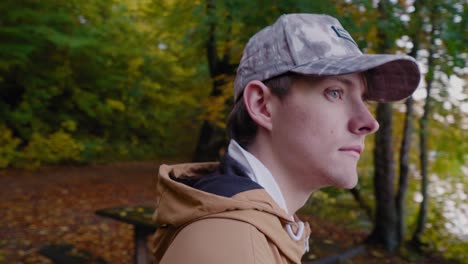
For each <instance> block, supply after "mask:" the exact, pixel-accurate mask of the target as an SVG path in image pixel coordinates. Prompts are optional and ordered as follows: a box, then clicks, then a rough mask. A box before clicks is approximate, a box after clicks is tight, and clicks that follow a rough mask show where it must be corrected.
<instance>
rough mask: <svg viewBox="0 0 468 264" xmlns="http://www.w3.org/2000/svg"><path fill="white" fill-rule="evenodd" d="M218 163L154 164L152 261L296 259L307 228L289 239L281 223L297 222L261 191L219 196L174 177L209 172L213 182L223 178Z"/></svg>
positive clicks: (163, 263) (226, 263)
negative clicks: (155, 225) (154, 190)
mask: <svg viewBox="0 0 468 264" xmlns="http://www.w3.org/2000/svg"><path fill="white" fill-rule="evenodd" d="M218 166H219V164H218V163H198V164H180V165H176V166H167V165H162V166H161V167H160V170H159V177H158V180H157V197H158V198H157V204H156V207H157V209H156V211H155V213H154V215H153V218H154V220H155V221H156V223H157V224H159V225H160V226H161V227H160V228H158V230H157V231H156V233H155V235H154V237H153V242H152V244H153V248H152V251H153V255H154V257H155V258H156V260H157V262H158V263H161V264H172V263H193V264H197V263H204V264H211V263H213V264H214V263H224V264H230V263H232V264H234V263H236V264H238V263H243V264H250V263H252V264H253V263H255V264H262V263H265V264H275V263H301V257H302V255H303V254H304V250H305V244H306V240H307V238H308V236H309V234H310V228H309V226H308V224H306V226H305V232H304V235H303V236H302V237H301V238H300V239H299V240H298V241H294V240H293V239H292V238H291V237H290V236H289V235H288V233H287V232H286V230H285V225H286V224H287V223H291V224H292V225H293V226H292V227H293V231H294V232H295V231H296V230H297V228H298V227H297V225H296V224H295V223H294V222H292V221H290V220H289V217H288V215H287V214H286V213H285V212H284V210H282V209H280V208H279V207H278V205H277V204H276V203H275V202H274V201H273V199H272V198H271V197H270V196H269V195H268V194H267V193H266V191H265V190H263V189H261V188H254V189H249V190H246V191H242V192H239V193H237V194H234V195H233V196H231V197H224V196H221V195H216V194H213V193H209V192H205V191H201V190H198V189H196V188H192V187H190V186H189V185H186V184H185V183H181V182H178V181H177V180H175V179H178V180H179V179H188V180H195V181H196V180H197V179H201V177H206V175H209V174H212V173H213V172H215V173H214V177H213V179H215V181H216V179H221V180H222V179H223V177H218V176H219V175H224V176H226V172H224V173H220V172H219V170H218V171H217V168H218ZM216 171H217V172H216ZM227 174H232V173H231V172H228V173H227ZM228 176H229V177H231V176H232V177H240V176H238V175H228ZM224 179H226V178H224ZM222 184H224V183H222ZM226 184H231V183H226ZM224 187H226V185H225V184H224Z"/></svg>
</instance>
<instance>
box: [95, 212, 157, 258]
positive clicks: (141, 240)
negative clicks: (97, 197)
mask: <svg viewBox="0 0 468 264" xmlns="http://www.w3.org/2000/svg"><path fill="white" fill-rule="evenodd" d="M153 212H154V207H145V206H122V207H112V208H104V209H100V210H97V211H96V212H95V213H96V214H97V215H99V216H103V217H108V218H111V219H114V220H117V221H120V222H124V223H127V224H130V225H133V240H134V245H135V248H134V263H137V264H148V263H150V261H151V255H150V252H149V249H148V246H147V238H148V235H150V234H153V233H154V232H155V231H156V229H157V225H156V224H155V223H154V222H153V221H152V219H151V216H152V214H153Z"/></svg>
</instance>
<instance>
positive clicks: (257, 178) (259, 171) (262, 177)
mask: <svg viewBox="0 0 468 264" xmlns="http://www.w3.org/2000/svg"><path fill="white" fill-rule="evenodd" d="M228 153H229V155H230V156H231V157H232V158H233V159H235V160H236V161H237V162H239V163H240V164H241V165H242V166H244V167H245V169H246V170H247V171H246V174H247V175H248V176H249V177H250V179H252V181H254V182H256V183H258V184H260V186H262V187H263V189H265V191H266V192H267V193H268V194H269V195H270V196H271V197H272V198H273V200H274V201H275V202H276V203H277V204H278V205H279V207H280V208H281V209H283V210H284V211H285V212H286V213H287V214H288V215H289V212H288V208H287V207H286V201H285V200H284V197H283V194H282V193H281V189H280V188H279V186H278V184H277V183H276V181H275V178H274V177H273V175H271V172H270V171H269V170H268V169H267V168H266V167H265V165H263V163H262V162H261V161H259V160H258V159H257V158H256V157H255V156H254V155H252V154H250V152H248V151H246V150H245V149H244V148H242V147H241V146H240V145H239V144H238V143H237V142H236V141H235V140H233V139H231V142H230V143H229V147H228ZM291 220H292V221H295V219H294V217H293V216H291ZM296 223H297V224H298V230H297V233H294V232H293V230H292V228H291V224H289V223H288V224H287V225H286V231H287V233H288V235H289V237H291V239H293V240H294V241H299V240H300V239H301V237H302V236H303V234H304V223H303V222H302V221H300V220H299V219H297V221H296ZM307 251H309V237H307V238H306V239H305V244H304V253H305V252H307Z"/></svg>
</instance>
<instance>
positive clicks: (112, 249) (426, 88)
mask: <svg viewBox="0 0 468 264" xmlns="http://www.w3.org/2000/svg"><path fill="white" fill-rule="evenodd" d="M295 12H310V13H326V14H330V15H332V16H335V17H337V18H339V20H340V21H341V23H342V25H343V26H344V27H345V28H346V29H347V30H348V31H349V32H350V34H351V35H352V36H353V37H354V39H355V41H356V42H357V43H358V45H359V47H360V48H361V49H362V50H363V52H365V53H400V54H408V55H410V56H413V57H415V58H416V60H417V61H418V63H419V66H420V68H421V70H422V72H423V76H422V81H421V83H420V86H419V88H418V90H417V91H416V92H415V93H414V95H413V96H412V97H411V98H409V99H408V100H406V101H402V102H397V103H393V104H377V103H371V104H370V108H371V109H372V111H373V112H374V113H375V115H376V116H377V119H378V121H379V123H380V126H381V128H380V130H379V132H378V133H377V134H375V135H373V136H371V137H369V138H368V140H367V142H366V151H365V153H364V154H363V155H362V156H361V161H360V164H359V174H360V184H359V186H358V187H357V188H355V189H353V190H351V191H347V190H337V189H332V188H330V189H324V190H322V191H319V192H316V193H314V194H313V195H312V197H311V198H310V200H309V201H308V203H307V205H306V206H305V207H304V208H303V210H302V211H301V215H303V216H304V218H306V219H307V220H309V222H310V223H311V225H312V227H313V228H312V230H313V236H312V241H311V252H309V254H308V255H307V256H305V258H306V259H308V260H314V259H319V258H322V257H325V256H328V255H330V254H339V253H340V252H342V251H343V250H344V249H346V248H350V247H353V246H355V245H358V244H360V243H361V242H362V241H368V242H371V243H372V244H373V245H377V247H375V248H372V249H371V250H368V251H367V253H365V254H363V255H362V256H361V257H357V258H353V259H354V260H353V259H350V260H349V261H350V262H348V263H434V262H435V261H437V262H438V263H468V203H467V193H468V184H467V183H468V134H467V132H468V88H467V85H466V83H467V80H468V68H467V67H466V61H467V58H468V52H467V45H466V44H467V43H468V33H467V24H468V22H467V19H468V14H467V12H468V11H467V2H466V1H455V0H427V1H411V0H387V1H384V0H380V1H379V0H372V1H370V0H344V1H336V0H331V1H310V0H294V1H293V0H270V1H264V0H258V1H251V0H224V1H222V0H195V1H194V0H153V1H151V0H141V1H133V0H121V1H117V0H100V1H81V0H69V1H56V0H42V1H35V0H25V1H11V0H3V1H2V2H1V3H0V14H1V15H0V219H1V223H0V263H3V262H4V263H51V262H50V260H49V259H48V258H45V257H43V256H42V255H41V254H39V253H38V250H40V249H41V248H43V247H44V246H45V245H48V244H51V243H54V244H60V243H71V244H73V245H74V247H76V248H78V249H83V250H87V252H90V254H93V255H97V256H100V257H102V259H103V260H105V261H107V262H110V263H130V262H131V261H132V257H133V255H132V254H133V247H134V246H133V241H132V229H131V226H128V225H126V224H123V223H118V222H116V221H113V220H111V219H104V218H102V217H99V216H96V215H94V211H95V210H97V209H100V208H105V207H112V206H119V205H139V206H140V205H141V206H152V205H154V204H153V203H154V194H153V187H154V178H155V177H156V174H157V167H158V165H159V164H161V163H163V162H165V163H175V162H191V161H212V160H218V159H219V157H220V156H221V155H222V154H223V153H224V151H225V148H226V145H227V143H228V141H227V137H226V133H225V120H226V118H227V114H228V113H229V110H230V108H231V107H232V103H233V97H232V82H233V79H234V77H235V70H236V67H237V63H238V61H239V60H240V57H241V54H242V49H243V46H244V44H245V42H246V41H247V40H248V38H249V37H250V36H251V35H252V34H253V33H255V32H256V31H258V30H259V29H261V28H263V27H265V26H266V25H268V24H271V23H273V22H274V21H275V20H276V18H277V17H278V16H279V15H281V14H283V13H295ZM314 230H315V232H314ZM353 261H354V262H353ZM372 261H374V262H372ZM387 261H393V262H387Z"/></svg>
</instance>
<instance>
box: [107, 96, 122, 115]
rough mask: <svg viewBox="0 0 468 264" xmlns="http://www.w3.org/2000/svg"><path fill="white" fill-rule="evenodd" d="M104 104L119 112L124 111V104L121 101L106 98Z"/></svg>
mask: <svg viewBox="0 0 468 264" xmlns="http://www.w3.org/2000/svg"><path fill="white" fill-rule="evenodd" d="M106 104H107V106H109V107H110V108H112V109H113V110H117V111H121V112H123V111H125V105H124V103H122V102H121V101H118V100H114V99H106Z"/></svg>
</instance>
